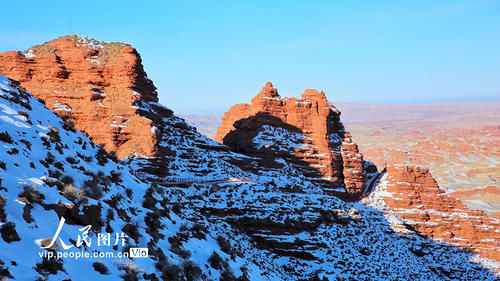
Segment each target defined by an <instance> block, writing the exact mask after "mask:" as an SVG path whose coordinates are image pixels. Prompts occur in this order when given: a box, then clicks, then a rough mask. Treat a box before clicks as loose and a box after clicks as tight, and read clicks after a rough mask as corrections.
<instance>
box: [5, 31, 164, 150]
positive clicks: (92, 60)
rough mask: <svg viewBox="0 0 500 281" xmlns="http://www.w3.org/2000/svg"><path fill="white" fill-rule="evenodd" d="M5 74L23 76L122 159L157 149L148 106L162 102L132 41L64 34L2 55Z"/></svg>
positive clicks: (33, 89) (37, 92) (54, 107)
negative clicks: (96, 38)
mask: <svg viewBox="0 0 500 281" xmlns="http://www.w3.org/2000/svg"><path fill="white" fill-rule="evenodd" d="M0 73H2V74H4V75H6V76H8V77H10V78H12V79H15V80H18V81H19V82H21V85H22V86H23V87H25V88H26V89H27V90H28V91H29V92H31V93H32V94H33V95H34V96H35V97H37V98H40V99H42V100H44V101H45V103H46V105H47V107H48V108H49V109H51V110H53V111H54V112H56V113H57V114H58V115H59V116H69V117H70V118H71V119H72V121H73V122H74V124H75V128H76V129H78V130H81V131H84V132H86V133H87V134H88V135H89V136H91V137H92V139H93V141H94V142H95V143H97V144H103V145H104V148H105V149H106V150H107V151H109V152H111V151H114V152H116V154H117V156H118V157H119V158H124V157H127V156H130V155H133V154H137V155H145V156H151V155H154V154H155V153H156V144H157V135H156V134H157V133H156V131H155V129H154V127H153V121H152V120H151V119H152V118H148V114H149V113H148V111H149V110H148V109H149V108H147V109H146V110H144V108H141V106H143V103H149V105H148V106H154V104H156V102H157V101H158V97H157V93H156V91H155V89H156V88H155V86H154V85H153V82H152V81H151V80H149V79H148V78H147V76H146V73H145V72H144V69H143V67H142V64H141V58H140V56H139V54H138V53H137V51H136V50H135V49H134V48H132V47H131V46H130V45H128V44H123V43H106V42H100V41H96V40H94V39H90V38H86V37H80V36H76V35H72V36H64V37H60V38H58V39H55V40H52V41H50V42H47V43H44V44H42V45H37V46H34V47H31V48H29V49H27V50H26V51H24V52H16V51H9V52H4V53H1V54H0Z"/></svg>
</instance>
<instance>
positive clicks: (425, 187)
mask: <svg viewBox="0 0 500 281" xmlns="http://www.w3.org/2000/svg"><path fill="white" fill-rule="evenodd" d="M370 197H372V199H373V198H378V199H380V201H379V203H380V202H384V203H383V205H384V207H383V208H385V209H386V210H387V211H389V212H390V213H393V214H395V215H397V216H399V217H401V218H402V219H403V222H404V226H403V225H399V228H400V230H403V231H405V228H406V230H408V229H409V230H411V231H415V232H417V233H420V234H422V235H424V236H427V237H430V238H433V239H436V240H441V241H445V242H448V243H452V244H453V245H459V246H462V247H465V248H468V249H470V250H472V251H473V252H475V253H478V254H480V255H482V256H484V257H487V258H490V259H493V260H495V261H497V262H498V261H500V256H499V255H498V249H499V248H500V232H498V229H499V227H500V220H498V219H494V218H491V217H488V216H487V215H486V214H485V213H484V212H483V211H479V210H471V209H469V208H467V207H466V206H465V205H464V204H463V203H462V202H461V201H459V200H456V199H454V198H453V197H451V196H450V195H448V194H446V193H445V192H444V191H443V190H442V189H440V188H439V186H438V185H437V183H436V181H435V180H434V179H433V178H432V176H431V174H430V172H429V170H428V169H426V168H422V167H420V166H413V165H409V164H405V165H402V164H399V165H390V166H388V167H387V173H386V175H384V177H383V178H382V181H381V182H380V184H379V186H378V188H377V190H376V191H375V192H374V193H373V194H372V195H370ZM396 228H398V226H397V225H396Z"/></svg>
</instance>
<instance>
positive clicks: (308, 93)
mask: <svg viewBox="0 0 500 281" xmlns="http://www.w3.org/2000/svg"><path fill="white" fill-rule="evenodd" d="M301 97H302V99H310V100H324V101H327V99H326V95H325V92H323V91H321V92H318V91H317V90H315V89H306V90H305V91H304V93H302V96H301Z"/></svg>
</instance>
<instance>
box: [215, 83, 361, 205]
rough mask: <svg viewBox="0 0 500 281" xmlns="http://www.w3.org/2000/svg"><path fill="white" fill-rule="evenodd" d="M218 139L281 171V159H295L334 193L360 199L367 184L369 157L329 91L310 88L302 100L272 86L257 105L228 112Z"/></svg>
mask: <svg viewBox="0 0 500 281" xmlns="http://www.w3.org/2000/svg"><path fill="white" fill-rule="evenodd" d="M215 139H216V141H218V142H221V143H224V144H226V145H228V146H229V147H230V148H231V149H232V150H234V151H236V152H241V153H244V154H247V155H251V156H256V157H260V158H262V159H264V160H263V161H262V162H261V165H264V166H271V167H275V168H279V167H280V165H279V164H276V161H275V159H276V158H284V159H285V160H287V161H291V162H292V163H295V165H296V166H298V167H300V170H302V171H303V173H304V175H305V176H307V177H308V178H309V179H313V180H314V181H315V182H317V183H319V184H321V185H322V186H323V187H324V189H325V190H327V191H328V192H331V193H332V194H336V195H340V196H345V195H346V192H347V194H349V196H353V195H354V196H356V195H359V194H360V193H361V192H362V191H363V189H364V186H365V177H366V173H365V171H364V170H363V156H362V155H361V154H360V153H359V151H358V149H357V145H356V144H355V143H353V142H352V140H351V139H350V135H349V134H348V133H346V130H345V128H344V126H343V124H342V122H340V112H339V111H338V110H337V109H336V108H335V107H333V106H331V105H330V103H329V102H328V100H327V99H326V96H325V93H324V92H318V91H316V90H313V89H307V90H305V92H304V93H303V94H302V98H300V99H297V98H282V97H280V96H279V95H278V91H277V89H276V88H274V87H273V86H272V84H271V83H270V82H267V83H266V85H265V86H264V87H263V89H262V91H261V92H260V93H259V94H257V96H256V97H255V98H253V99H252V103H251V104H238V105H235V106H233V107H232V108H231V109H230V110H229V111H228V112H226V114H225V115H224V117H223V123H222V125H221V126H220V127H219V128H218V130H217V134H216V138H215Z"/></svg>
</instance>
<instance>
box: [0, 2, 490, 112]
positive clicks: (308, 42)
mask: <svg viewBox="0 0 500 281" xmlns="http://www.w3.org/2000/svg"><path fill="white" fill-rule="evenodd" d="M100 2H101V1H68V0H65V1H8V2H4V3H2V4H1V7H2V10H3V11H2V17H1V19H0V22H1V24H0V51H7V50H25V49H27V48H28V47H30V46H32V45H35V44H39V43H43V42H46V41H49V40H51V39H53V38H55V37H58V36H61V35H65V34H70V33H76V34H81V35H87V36H90V37H94V38H95V39H98V40H103V41H121V42H126V43H130V44H132V45H133V46H134V47H135V48H137V49H138V50H139V52H140V54H141V55H142V58H143V63H144V66H145V69H146V72H147V73H148V76H149V77H150V78H152V79H153V80H154V82H155V84H156V86H157V87H158V89H159V94H160V102H161V103H163V104H165V105H166V106H168V107H170V108H172V109H174V110H175V111H176V112H178V113H184V114H185V113H209V112H223V111H224V110H227V109H228V108H229V107H230V106H231V105H232V104H234V103H241V102H248V101H249V100H250V99H251V98H252V97H253V96H254V95H255V94H256V93H257V92H258V91H259V90H260V88H261V87H262V86H263V85H264V84H265V82H266V81H268V80H269V81H272V82H273V83H274V85H275V86H277V87H278V89H279V91H280V93H281V95H284V96H299V95H300V94H301V93H302V92H303V90H304V89H305V88H316V89H318V90H324V91H325V92H326V94H327V96H328V98H329V99H330V101H332V102H334V103H335V102H367V103H399V102H404V103H427V102H460V101H498V100H500V1H481V0H479V1H440V0H414V1H342V2H341V1H291V0H288V1H229V0H228V1H157V2H153V1H102V2H103V3H100ZM8 11H10V12H8Z"/></svg>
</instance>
